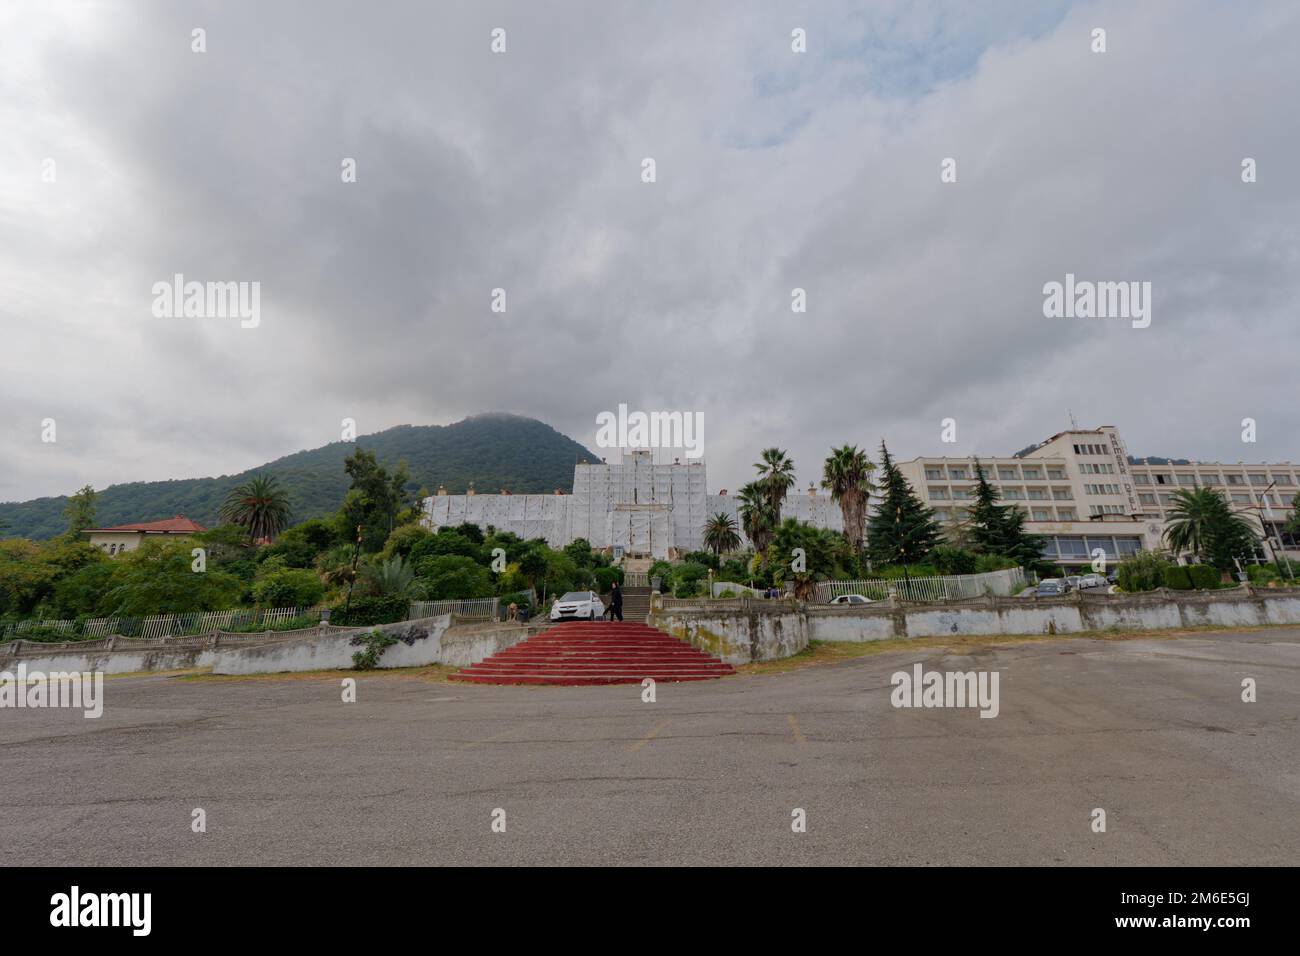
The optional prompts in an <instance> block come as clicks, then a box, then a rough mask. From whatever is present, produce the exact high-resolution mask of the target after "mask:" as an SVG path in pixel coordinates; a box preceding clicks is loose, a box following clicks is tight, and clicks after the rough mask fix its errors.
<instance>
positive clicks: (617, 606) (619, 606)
mask: <svg viewBox="0 0 1300 956" xmlns="http://www.w3.org/2000/svg"><path fill="white" fill-rule="evenodd" d="M609 619H610V620H611V621H613V620H615V619H617V620H620V621H621V620H623V589H622V588H621V587H619V586H618V582H617V581H615V582H614V585H613V587H612V588H611V589H610V592H609Z"/></svg>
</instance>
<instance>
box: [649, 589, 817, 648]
mask: <svg viewBox="0 0 1300 956" xmlns="http://www.w3.org/2000/svg"><path fill="white" fill-rule="evenodd" d="M647 623H649V625H650V626H651V627H657V628H659V629H660V630H662V631H667V632H668V633H669V634H671V635H673V637H676V638H678V639H679V640H683V641H686V642H687V643H688V644H692V645H694V646H695V647H698V648H699V649H700V650H702V651H705V652H706V653H709V654H712V655H713V656H714V657H718V658H721V659H722V660H724V661H726V662H727V663H728V664H748V663H749V662H751V661H770V660H776V659H777V658H781V657H789V656H790V655H791V654H798V653H799V652H800V651H801V650H803V649H804V648H805V647H807V646H808V619H807V616H806V615H804V614H803V613H802V611H800V610H799V609H798V608H797V607H796V606H794V605H793V604H790V603H787V602H784V601H773V602H770V603H768V602H765V603H763V604H756V603H753V602H750V603H749V604H748V607H747V608H745V609H744V610H743V611H740V610H738V609H731V608H726V607H722V608H717V607H701V608H683V607H676V608H670V609H668V610H663V609H652V610H651V612H650V615H649V617H648V618H647Z"/></svg>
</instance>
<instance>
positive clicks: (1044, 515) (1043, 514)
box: [1034, 508, 1052, 521]
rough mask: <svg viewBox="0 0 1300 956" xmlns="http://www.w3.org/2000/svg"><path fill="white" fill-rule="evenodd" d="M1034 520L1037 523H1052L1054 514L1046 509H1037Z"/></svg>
mask: <svg viewBox="0 0 1300 956" xmlns="http://www.w3.org/2000/svg"><path fill="white" fill-rule="evenodd" d="M1034 520H1035V521H1051V520H1052V513H1051V512H1050V511H1048V510H1047V509H1046V508H1035V509H1034Z"/></svg>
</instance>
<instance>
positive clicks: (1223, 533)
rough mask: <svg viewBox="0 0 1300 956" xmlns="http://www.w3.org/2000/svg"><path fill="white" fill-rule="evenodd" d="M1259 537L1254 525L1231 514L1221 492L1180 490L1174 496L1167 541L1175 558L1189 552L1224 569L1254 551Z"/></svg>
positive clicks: (1212, 490) (1166, 522) (1239, 516)
mask: <svg viewBox="0 0 1300 956" xmlns="http://www.w3.org/2000/svg"><path fill="white" fill-rule="evenodd" d="M1257 537H1258V535H1257V534H1256V532H1255V528H1254V526H1253V525H1252V524H1251V522H1250V521H1248V520H1247V519H1246V518H1244V517H1243V516H1241V515H1239V514H1237V513H1236V512H1235V511H1233V510H1232V507H1231V506H1230V505H1229V504H1228V499H1227V498H1225V497H1224V495H1223V493H1222V492H1221V491H1219V490H1217V489H1215V488H1191V489H1188V488H1180V489H1178V490H1177V491H1175V492H1174V493H1173V505H1172V507H1171V508H1170V510H1169V513H1168V516H1167V518H1166V519H1165V532H1164V538H1165V543H1166V544H1168V545H1169V548H1170V550H1172V551H1173V552H1174V553H1175V554H1178V553H1179V552H1182V551H1190V552H1192V553H1193V554H1196V555H1197V556H1198V557H1200V558H1206V557H1208V558H1210V560H1211V562H1212V563H1214V564H1215V565H1216V566H1218V567H1221V568H1222V567H1226V566H1229V565H1230V564H1231V561H1232V559H1233V558H1235V557H1240V556H1241V555H1243V554H1246V553H1248V552H1249V551H1250V550H1252V549H1253V547H1254V544H1255V541H1256V538H1257Z"/></svg>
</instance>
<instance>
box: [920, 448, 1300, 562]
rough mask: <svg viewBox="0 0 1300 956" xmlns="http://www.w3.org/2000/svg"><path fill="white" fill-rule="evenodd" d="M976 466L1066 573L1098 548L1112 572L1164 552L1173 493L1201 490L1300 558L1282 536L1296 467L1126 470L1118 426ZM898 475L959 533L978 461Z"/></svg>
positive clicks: (930, 461)
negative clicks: (1216, 494)
mask: <svg viewBox="0 0 1300 956" xmlns="http://www.w3.org/2000/svg"><path fill="white" fill-rule="evenodd" d="M1176 460H1177V459H1175V461H1176ZM979 462H980V465H981V467H982V468H983V469H984V475H985V477H986V478H987V479H988V480H989V482H990V483H991V484H993V485H994V486H995V487H996V488H998V490H999V491H1000V492H1001V493H1002V499H1003V500H1002V503H1003V504H1009V505H1015V506H1016V507H1019V508H1020V509H1021V510H1023V511H1025V512H1026V513H1027V515H1028V518H1029V520H1028V522H1026V530H1028V531H1030V532H1032V533H1034V534H1040V535H1042V536H1043V537H1045V538H1046V539H1047V548H1046V551H1045V554H1044V556H1045V557H1046V558H1047V559H1048V560H1051V561H1055V562H1057V563H1059V564H1061V565H1063V566H1067V567H1069V566H1074V567H1079V566H1083V565H1086V564H1090V563H1091V561H1092V555H1093V553H1094V551H1095V550H1096V549H1099V548H1100V549H1101V550H1102V551H1103V552H1104V553H1105V555H1106V558H1107V561H1108V562H1110V563H1113V562H1114V561H1115V560H1117V559H1120V558H1124V557H1126V556H1127V555H1130V554H1133V553H1135V552H1136V551H1138V550H1140V549H1145V550H1155V549H1158V548H1161V547H1163V542H1162V536H1163V534H1164V527H1165V517H1166V515H1167V514H1168V512H1169V509H1170V508H1171V506H1172V504H1173V492H1175V491H1176V490H1178V489H1179V488H1195V487H1198V486H1200V487H1210V488H1217V489H1219V490H1221V491H1223V492H1224V493H1225V494H1226V495H1227V497H1228V500H1229V502H1230V503H1231V505H1232V507H1233V509H1234V510H1236V511H1238V512H1240V513H1242V514H1244V515H1246V516H1247V517H1248V518H1249V519H1250V520H1251V522H1252V523H1253V524H1256V525H1257V526H1258V527H1259V528H1260V529H1261V530H1262V531H1264V532H1266V533H1267V536H1268V537H1269V538H1270V539H1271V545H1270V547H1271V548H1282V549H1284V550H1285V551H1287V552H1291V551H1296V552H1300V546H1298V545H1297V543H1296V542H1295V541H1294V540H1293V539H1292V538H1291V537H1290V536H1287V535H1283V534H1281V526H1282V525H1283V524H1284V523H1285V522H1286V520H1287V518H1288V517H1289V515H1290V511H1291V505H1292V500H1293V498H1294V497H1295V494H1296V492H1297V491H1300V469H1297V467H1296V466H1295V465H1293V464H1292V463H1291V462H1282V463H1280V464H1272V465H1269V464H1245V463H1242V462H1238V463H1237V464H1235V465H1230V464H1224V463H1222V462H1185V463H1183V464H1172V463H1171V464H1153V463H1151V462H1150V461H1149V460H1147V459H1138V460H1136V461H1130V460H1129V456H1128V452H1127V450H1126V449H1125V447H1124V442H1123V440H1122V439H1121V437H1120V434H1119V430H1118V429H1116V428H1115V427H1114V426H1113V425H1103V426H1102V427H1100V428H1095V429H1090V430H1086V431H1079V430H1076V431H1067V432H1061V433H1059V434H1057V435H1053V436H1052V437H1051V438H1049V439H1047V440H1046V441H1044V442H1042V443H1041V444H1038V445H1036V446H1034V447H1033V448H1031V449H1029V450H1028V451H1025V452H1022V453H1020V454H1019V455H1017V456H1013V457H1010V458H980V459H979ZM899 468H900V469H901V470H902V472H903V474H904V475H905V476H906V477H907V479H908V481H909V482H911V484H912V487H913V488H915V489H916V491H917V493H918V494H919V495H920V496H921V498H922V499H924V500H925V501H926V503H927V504H929V505H930V506H931V507H932V508H934V510H935V512H936V514H937V515H938V517H939V518H940V520H941V522H942V523H944V524H945V526H946V527H959V526H960V522H961V521H962V519H963V517H964V510H965V505H964V503H965V502H967V501H968V500H969V499H971V498H972V497H973V495H974V488H975V482H974V475H975V459H974V458H917V459H914V460H912V461H908V462H900V463H899ZM1268 554H1269V555H1271V554H1272V550H1269V551H1268Z"/></svg>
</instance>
